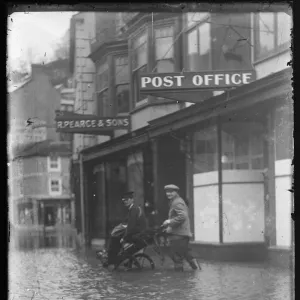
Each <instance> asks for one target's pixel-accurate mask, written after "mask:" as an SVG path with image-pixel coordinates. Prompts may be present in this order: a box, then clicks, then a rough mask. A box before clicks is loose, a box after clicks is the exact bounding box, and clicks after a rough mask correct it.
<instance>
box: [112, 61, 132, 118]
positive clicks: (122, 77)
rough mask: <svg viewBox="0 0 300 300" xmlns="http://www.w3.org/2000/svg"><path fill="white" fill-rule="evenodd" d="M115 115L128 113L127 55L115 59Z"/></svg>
mask: <svg viewBox="0 0 300 300" xmlns="http://www.w3.org/2000/svg"><path fill="white" fill-rule="evenodd" d="M115 70H116V75H115V80H116V82H115V84H116V101H117V113H127V112H129V70H128V57H127V55H126V56H125V55H123V56H119V57H116V59H115Z"/></svg>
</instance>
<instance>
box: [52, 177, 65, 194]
mask: <svg viewBox="0 0 300 300" xmlns="http://www.w3.org/2000/svg"><path fill="white" fill-rule="evenodd" d="M61 193H62V184H61V179H50V194H52V195H60V194H61Z"/></svg>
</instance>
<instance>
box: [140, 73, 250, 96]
mask: <svg viewBox="0 0 300 300" xmlns="http://www.w3.org/2000/svg"><path fill="white" fill-rule="evenodd" d="M254 80H255V71H254V70H249V71H244V70H243V71H205V72H184V73H151V74H142V75H140V92H141V93H143V92H144V93H147V92H149V91H151V92H154V91H162V90H164V91H172V90H173V91H174V90H201V89H202V90H203V89H204V90H208V89H211V90H224V89H226V88H232V87H236V86H240V85H244V84H248V83H250V82H252V81H254Z"/></svg>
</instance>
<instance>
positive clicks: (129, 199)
mask: <svg viewBox="0 0 300 300" xmlns="http://www.w3.org/2000/svg"><path fill="white" fill-rule="evenodd" d="M122 201H123V203H124V205H125V206H126V207H127V208H128V217H127V228H126V232H125V235H124V236H123V238H122V240H121V243H122V242H123V241H124V242H133V241H134V236H135V235H136V234H139V233H141V232H143V231H145V230H146V229H147V221H146V217H145V215H144V213H143V211H142V209H141V208H140V207H139V206H137V205H136V204H135V203H134V193H133V192H127V193H126V194H124V196H123V198H122Z"/></svg>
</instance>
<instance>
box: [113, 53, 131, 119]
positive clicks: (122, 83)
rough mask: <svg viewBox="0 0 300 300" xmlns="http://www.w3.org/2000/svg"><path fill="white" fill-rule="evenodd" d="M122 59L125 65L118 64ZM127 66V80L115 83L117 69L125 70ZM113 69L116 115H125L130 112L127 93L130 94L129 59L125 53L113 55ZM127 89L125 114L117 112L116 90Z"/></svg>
mask: <svg viewBox="0 0 300 300" xmlns="http://www.w3.org/2000/svg"><path fill="white" fill-rule="evenodd" d="M122 58H125V63H123V64H118V59H122ZM126 65H127V71H128V77H127V80H124V81H120V82H117V75H118V74H119V72H120V71H117V69H118V67H120V68H121V69H123V68H125V66H126ZM114 67H115V69H114V70H115V76H114V78H115V101H116V108H117V109H116V110H117V114H123V113H124V114H125V113H126V114H127V113H129V111H130V96H129V93H130V80H129V77H130V76H129V59H128V54H127V53H126V54H125V53H123V54H118V55H115V56H114ZM126 85H127V87H128V111H126V112H119V107H120V106H119V102H118V88H119V87H120V86H126Z"/></svg>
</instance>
